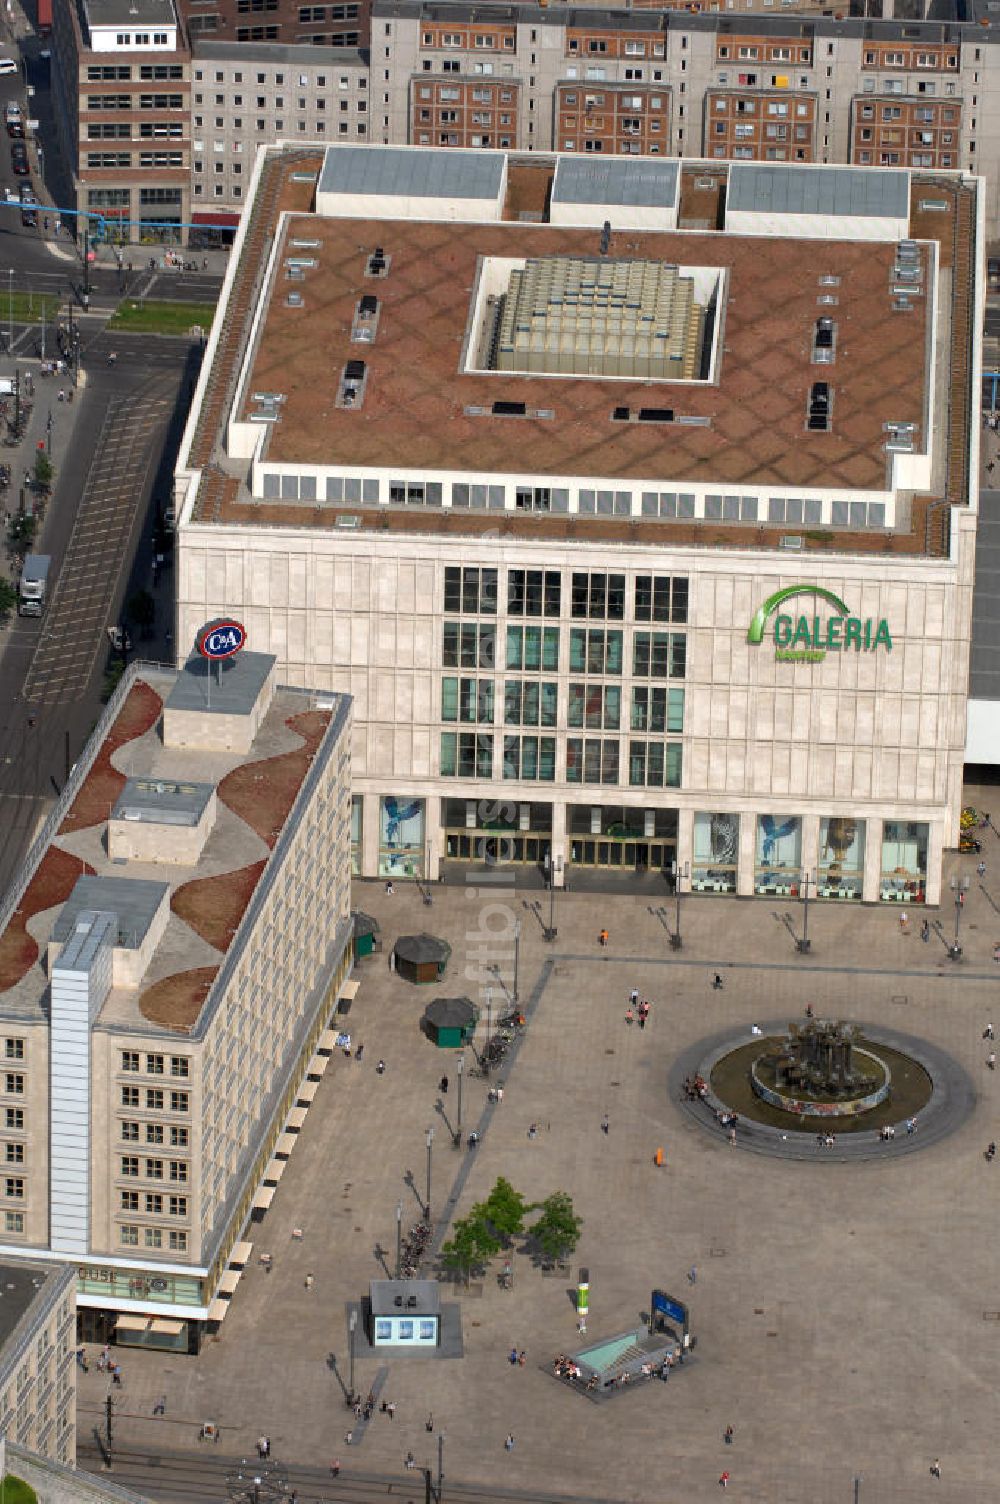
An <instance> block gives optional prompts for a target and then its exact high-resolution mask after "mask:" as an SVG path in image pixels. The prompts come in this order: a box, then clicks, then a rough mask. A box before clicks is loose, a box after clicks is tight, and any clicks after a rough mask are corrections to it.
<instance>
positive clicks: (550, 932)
mask: <svg viewBox="0 0 1000 1504" xmlns="http://www.w3.org/2000/svg"><path fill="white" fill-rule="evenodd" d="M545 871H546V872H547V874H548V878H549V924H548V928H547V929H546V930H544V931H543V936H542V938H543V939H545V940H554V939H555V938H556V935H557V934H558V933H559V932H558V930H557V929H556V873H557V872H561V871H562V857H561V856H552V855H551V853H549V852H546V854H545Z"/></svg>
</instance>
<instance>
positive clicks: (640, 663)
mask: <svg viewBox="0 0 1000 1504" xmlns="http://www.w3.org/2000/svg"><path fill="white" fill-rule="evenodd" d="M443 630H444V635H443V644H442V654H441V661H442V666H443V667H444V668H472V669H495V668H497V667H499V666H500V665H498V663H497V629H496V627H495V626H493V625H492V624H489V623H483V622H451V621H446V622H445V623H444V629H443ZM506 649H507V651H506V659H505V664H504V665H503V666H504V667H506V668H507V669H511V670H519V671H521V672H524V673H537V672H545V673H556V672H558V669H559V628H558V627H508V628H507V631H506ZM624 649H625V633H624V632H623V631H617V630H615V629H613V628H612V629H611V630H610V631H609V630H607V629H605V628H603V627H571V628H570V631H569V670H570V673H573V674H600V675H615V676H617V675H620V674H621V673H622V671H623V667H624ZM686 673H687V638H686V636H685V635H684V633H683V632H640V631H636V632H633V634H632V674H633V677H635V678H637V679H683V678H684V677H685V675H686ZM449 693H451V691H449ZM445 719H451V717H450V716H445Z"/></svg>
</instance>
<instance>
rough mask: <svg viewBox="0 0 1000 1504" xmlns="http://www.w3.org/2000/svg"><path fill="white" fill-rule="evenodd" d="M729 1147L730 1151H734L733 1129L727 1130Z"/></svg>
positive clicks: (734, 1131)
mask: <svg viewBox="0 0 1000 1504" xmlns="http://www.w3.org/2000/svg"><path fill="white" fill-rule="evenodd" d="M729 1147H730V1148H731V1149H735V1148H736V1129H735V1128H730V1130H729Z"/></svg>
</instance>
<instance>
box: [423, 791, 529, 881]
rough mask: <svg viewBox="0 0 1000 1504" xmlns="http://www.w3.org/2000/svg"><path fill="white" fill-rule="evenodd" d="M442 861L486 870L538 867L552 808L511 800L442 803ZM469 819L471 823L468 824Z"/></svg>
mask: <svg viewBox="0 0 1000 1504" xmlns="http://www.w3.org/2000/svg"><path fill="white" fill-rule="evenodd" d="M441 814H442V819H443V824H444V827H445V829H444V849H445V857H446V859H447V860H448V861H452V862H482V863H484V864H485V865H486V866H488V867H494V866H498V867H499V866H503V865H504V864H505V863H509V862H515V863H521V864H528V865H531V866H538V867H540V866H542V865H543V863H544V861H545V858H546V856H547V855H548V853H549V847H550V846H551V843H552V806H551V804H535V803H529V804H525V803H524V802H518V801H515V800H513V799H500V800H498V799H478V800H472V799H443V800H442V801H441ZM470 819H471V823H470Z"/></svg>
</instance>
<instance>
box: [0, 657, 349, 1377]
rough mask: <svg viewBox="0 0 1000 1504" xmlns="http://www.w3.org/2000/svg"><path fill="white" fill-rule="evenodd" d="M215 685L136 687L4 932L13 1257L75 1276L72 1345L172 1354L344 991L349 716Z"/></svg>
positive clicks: (38, 847)
mask: <svg viewBox="0 0 1000 1504" xmlns="http://www.w3.org/2000/svg"><path fill="white" fill-rule="evenodd" d="M251 642H252V639H251ZM206 667H207V663H206V660H205V659H204V658H202V657H200V656H199V655H197V654H195V653H192V655H191V657H190V658H189V659H188V660H187V661H186V662H185V663H184V664H183V665H182V666H181V668H179V669H178V670H176V671H168V670H163V669H161V668H156V667H149V668H145V667H143V668H137V667H135V666H133V667H132V668H131V669H130V670H129V672H128V674H127V675H126V677H125V679H124V680H123V682H122V685H121V686H120V688H119V690H118V691H117V692H116V695H115V697H114V698H113V700H112V701H111V703H110V705H109V706H108V709H107V711H106V713H105V715H104V716H103V717H102V720H101V722H100V723H99V725H98V727H97V729H96V731H95V733H94V735H93V736H92V738H91V740H90V742H89V743H88V745H87V748H86V749H85V751H84V753H83V755H82V756H81V758H80V759H79V761H78V762H77V764H76V766H75V768H74V770H73V773H72V775H71V777H70V779H69V781H68V783H67V785H66V787H65V789H64V790H63V793H62V795H61V796H60V799H59V801H58V802H57V804H56V806H55V809H54V810H53V812H52V814H51V816H50V818H49V819H48V821H47V823H46V825H45V827H44V829H43V831H42V833H41V834H40V836H39V838H38V840H37V841H36V843H35V846H34V847H33V848H32V851H31V852H30V854H29V856H28V858H27V860H26V862H25V865H24V867H23V869H22V871H21V872H20V874H19V875H18V878H17V880H16V881H15V883H14V884H13V885H12V887H11V889H10V890H9V892H8V894H7V895H6V897H5V899H4V902H3V905H2V907H0V1039H2V1045H0V1048H2V1052H3V1070H2V1072H0V1113H2V1115H3V1117H2V1126H3V1153H4V1157H5V1159H6V1167H5V1168H6V1173H5V1175H4V1176H3V1178H2V1179H0V1218H2V1226H0V1254H2V1255H3V1256H7V1255H10V1254H12V1253H15V1252H17V1251H21V1252H26V1253H31V1254H32V1255H34V1256H36V1257H49V1258H53V1259H58V1260H59V1261H60V1262H61V1263H69V1264H71V1265H73V1266H74V1269H75V1271H76V1275H77V1279H78V1287H77V1307H78V1310H79V1321H80V1328H79V1330H80V1337H81V1339H83V1340H90V1341H97V1342H107V1341H110V1340H115V1341H117V1342H118V1343H120V1344H121V1343H131V1344H133V1345H141V1346H150V1347H162V1348H165V1349H168V1350H174V1351H181V1352H188V1351H196V1350H197V1348H198V1345H199V1342H200V1340H201V1336H202V1334H203V1332H204V1330H205V1327H206V1324H207V1323H208V1322H209V1321H218V1320H220V1319H222V1317H223V1316H224V1315H225V1310H226V1309H227V1307H226V1306H225V1304H224V1303H222V1302H223V1300H224V1294H227V1293H231V1289H232V1283H233V1281H232V1274H231V1271H230V1265H231V1263H232V1262H233V1261H234V1258H236V1255H234V1249H236V1248H237V1246H238V1245H240V1244H241V1243H242V1242H245V1241H246V1240H245V1239H244V1238H243V1232H244V1229H245V1227H246V1226H247V1223H248V1221H249V1219H250V1217H251V1213H252V1210H253V1208H254V1206H255V1205H260V1204H262V1202H261V1197H262V1195H263V1197H264V1200H265V1201H266V1200H267V1199H269V1198H268V1197H267V1194H266V1193H267V1189H268V1185H269V1184H272V1185H273V1184H274V1183H276V1181H277V1178H278V1177H279V1176H280V1171H281V1170H282V1169H283V1168H284V1160H285V1158H286V1157H287V1145H288V1142H289V1141H288V1140H287V1139H286V1138H282V1134H283V1133H284V1132H285V1129H286V1124H287V1122H288V1119H289V1115H290V1114H291V1113H294V1112H300V1111H301V1109H299V1108H297V1107H296V1104H297V1103H298V1101H299V1098H300V1096H301V1095H303V1094H304V1095H305V1097H306V1098H307V1099H308V1100H311V1092H310V1090H309V1083H308V1081H307V1077H308V1075H309V1074H310V1073H312V1074H316V1072H317V1071H321V1070H322V1067H323V1066H324V1065H325V1059H326V1057H325V1056H324V1057H323V1058H322V1059H320V1058H319V1056H318V1054H317V1047H318V1045H319V1044H320V1042H321V1040H325V1039H326V1038H327V1035H326V1034H325V1030H326V1029H327V1025H328V1022H329V1020H330V1017H331V1015H332V1012H333V1010H334V1008H335V1005H336V1002H337V998H338V996H339V993H340V990H341V989H342V988H343V987H344V986H345V984H346V978H347V973H348V972H349V970H350V966H351V953H350V945H349V939H350V917H349V893H348V886H349V856H348V840H349V805H348V788H349V747H348V738H349V723H350V706H349V702H348V700H347V699H346V698H344V697H342V696H337V695H325V696H317V695H316V694H315V693H312V692H310V691H308V690H305V689H287V688H283V687H281V685H280V684H279V682H278V680H277V677H276V673H275V660H274V657H273V655H269V654H265V653H260V652H255V651H244V652H242V653H239V654H238V655H237V656H236V657H234V658H231V659H228V660H226V663H225V665H224V666H223V667H222V669H221V670H220V669H218V668H213V670H212V674H211V676H210V677H209V676H208V675H207V674H206ZM312 1091H313V1092H314V1091H315V1085H312ZM277 1146H280V1157H281V1163H280V1165H278V1164H277V1162H276V1156H277V1155H278V1154H279V1149H278V1147H277ZM270 1195H273V1189H271V1190H270ZM220 1287H221V1288H222V1290H223V1294H221V1295H220Z"/></svg>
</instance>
